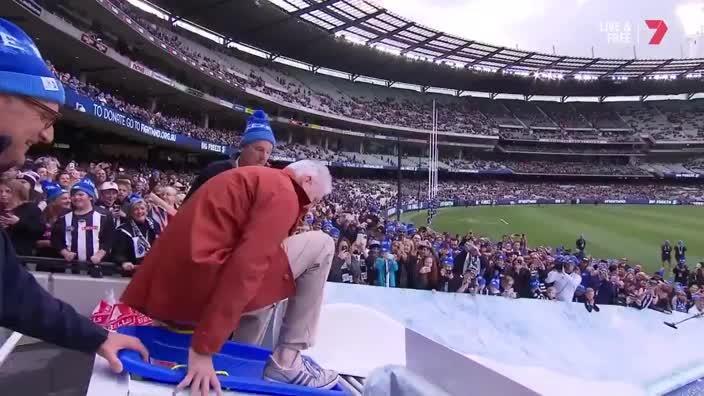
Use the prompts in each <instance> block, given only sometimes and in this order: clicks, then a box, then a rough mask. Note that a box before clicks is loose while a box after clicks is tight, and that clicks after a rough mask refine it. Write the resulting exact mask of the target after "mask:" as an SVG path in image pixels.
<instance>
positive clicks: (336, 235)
mask: <svg viewBox="0 0 704 396" xmlns="http://www.w3.org/2000/svg"><path fill="white" fill-rule="evenodd" d="M330 236H331V237H332V238H333V239H338V238H340V230H338V229H337V228H335V227H332V228H331V229H330Z"/></svg>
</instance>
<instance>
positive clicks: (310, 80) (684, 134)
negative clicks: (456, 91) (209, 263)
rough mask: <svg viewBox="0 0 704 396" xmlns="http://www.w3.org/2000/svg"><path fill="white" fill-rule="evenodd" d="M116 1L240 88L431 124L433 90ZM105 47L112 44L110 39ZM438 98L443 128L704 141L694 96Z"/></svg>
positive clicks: (339, 110)
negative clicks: (249, 50)
mask: <svg viewBox="0 0 704 396" xmlns="http://www.w3.org/2000/svg"><path fill="white" fill-rule="evenodd" d="M112 3H113V4H114V5H115V6H116V7H119V8H120V9H121V10H122V11H124V12H125V13H126V14H127V15H129V16H130V18H131V19H132V21H134V22H136V24H139V25H140V26H142V27H143V28H144V29H146V31H148V32H149V33H150V34H151V35H153V36H154V37H156V38H157V39H158V40H161V41H162V42H164V43H165V44H166V45H167V46H168V47H169V48H171V49H173V50H174V51H176V52H178V53H179V55H182V56H184V57H185V58H187V59H188V62H193V63H194V64H196V65H198V68H202V70H203V71H204V73H205V74H212V75H217V76H221V77H223V78H224V79H225V81H227V82H229V83H230V84H232V85H233V86H234V87H236V88H238V89H250V90H252V91H256V92H260V93H263V94H265V95H267V96H270V97H274V98H276V99H279V100H284V101H286V102H289V103H294V104H297V105H300V106H304V107H307V108H311V109H315V110H318V111H323V112H327V113H331V114H335V115H340V116H346V117H351V118H354V119H359V120H363V121H370V122H376V123H382V124H384V125H394V126H400V127H407V128H415V129H425V130H429V129H432V116H431V114H432V100H431V99H432V98H431V97H430V96H428V95H426V96H423V95H422V94H418V93H413V92H410V91H408V92H406V91H404V90H392V89H390V88H382V87H376V86H371V85H369V84H353V83H350V82H348V81H343V80H340V79H335V78H328V77H326V76H320V75H316V76H308V75H306V73H305V72H300V71H298V70H294V69H288V68H285V67H283V66H278V65H276V64H272V63H265V62H262V61H261V60H259V59H256V58H254V57H251V56H249V55H247V54H244V53H242V52H240V51H238V50H237V49H235V48H232V47H229V46H222V45H216V44H214V43H212V42H209V41H208V40H205V39H204V38H203V37H200V36H198V35H196V34H193V33H191V32H189V31H187V30H184V29H176V28H175V27H174V26H170V25H168V23H167V22H166V21H163V20H161V19H159V18H155V17H154V16H153V15H150V14H147V13H144V12H142V11H141V10H138V9H137V8H135V7H133V6H132V5H131V4H130V3H129V2H127V1H125V0H112ZM96 42H97V40H96ZM100 45H103V46H104V45H106V43H105V41H101V42H100ZM188 62H187V63H188ZM365 85H367V86H366V87H365ZM436 99H437V100H438V120H437V126H438V130H439V131H443V132H454V133H470V134H479V135H502V136H504V137H505V138H512V139H529V140H534V139H540V138H549V139H560V140H565V139H571V140H592V139H598V140H607V141H610V142H629V141H636V142H637V141H639V140H640V138H639V135H640V134H643V133H646V134H651V135H652V136H653V137H654V138H656V139H658V140H673V139H684V140H701V139H704V121H702V113H703V110H702V105H701V103H702V101H692V103H688V104H686V106H687V111H682V110H681V109H676V110H673V109H671V108H670V107H671V106H670V105H669V104H667V103H665V102H654V103H647V104H642V103H631V102H628V103H625V104H622V103H553V102H524V101H518V100H503V101H498V100H488V99H481V98H471V97H463V98H451V97H447V96H443V95H441V96H438V97H437V98H436ZM143 116H145V117H147V118H149V117H150V116H147V115H143ZM155 122H162V121H161V120H155ZM170 122H175V121H173V120H171V121H170ZM176 124H177V126H178V125H179V124H181V123H180V122H176ZM180 126H181V127H183V125H180ZM506 126H510V127H511V128H512V129H506V128H505V127H506ZM502 127H503V128H502ZM516 128H518V129H516ZM541 128H549V129H541ZM575 128H576V130H575ZM182 129H183V128H182ZM551 129H552V130H551ZM176 130H178V129H176ZM193 133H200V134H203V133H206V134H207V135H208V136H210V140H212V139H215V138H216V137H223V138H224V139H223V140H224V141H228V140H229V135H228V134H227V133H225V135H224V136H221V135H220V134H219V132H216V133H213V132H210V131H207V132H206V131H200V132H193Z"/></svg>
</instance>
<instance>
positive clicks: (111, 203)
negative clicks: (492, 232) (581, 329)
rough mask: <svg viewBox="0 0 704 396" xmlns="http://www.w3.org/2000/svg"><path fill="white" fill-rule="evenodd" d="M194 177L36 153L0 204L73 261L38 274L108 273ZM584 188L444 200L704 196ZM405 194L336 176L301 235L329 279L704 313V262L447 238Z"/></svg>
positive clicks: (172, 209) (448, 186) (506, 185)
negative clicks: (402, 212) (634, 259)
mask: <svg viewBox="0 0 704 396" xmlns="http://www.w3.org/2000/svg"><path fill="white" fill-rule="evenodd" d="M193 178H194V175H193V174H190V173H179V172H175V171H172V170H166V171H163V170H157V169H153V168H150V167H148V166H146V165H145V164H141V165H140V166H134V167H131V168H130V167H126V165H125V164H123V163H116V162H109V161H104V162H98V161H94V162H90V163H76V162H73V161H71V162H66V165H65V166H61V163H60V162H59V160H57V159H56V158H53V157H42V158H37V159H36V160H34V161H31V160H29V161H27V162H26V164H25V166H24V167H22V168H21V169H15V170H12V171H10V172H7V173H5V174H3V177H2V180H1V181H0V206H2V210H3V213H4V214H3V215H2V216H1V217H0V224H1V225H2V227H4V228H5V230H6V231H7V232H8V233H9V235H10V237H11V239H12V241H13V243H14V245H15V247H16V249H17V251H18V252H19V253H20V254H22V255H28V256H29V255H38V256H46V257H53V258H57V259H59V260H63V261H64V262H65V263H66V266H65V268H64V267H59V268H58V269H57V267H56V266H46V265H43V264H40V265H39V266H38V267H37V269H38V270H47V271H59V272H64V271H67V270H71V271H73V272H79V271H78V269H77V268H78V267H76V266H73V265H72V264H76V263H80V262H84V263H87V264H88V267H89V271H88V272H89V274H90V275H92V276H101V271H100V270H99V268H101V267H100V265H98V264H99V263H101V262H106V261H109V262H114V263H115V264H116V265H117V266H119V267H120V268H121V271H120V272H121V273H122V274H123V275H124V276H129V275H130V274H131V273H132V272H133V271H135V270H136V269H138V267H139V262H140V261H141V258H142V257H144V256H145V255H146V254H147V253H148V251H149V248H150V246H151V244H152V243H153V242H154V240H155V239H156V238H157V236H158V234H159V232H160V230H161V229H163V228H164V227H166V226H168V221H169V219H170V218H171V217H172V216H173V215H175V214H176V213H177V211H178V208H179V206H180V205H181V203H182V201H183V199H184V197H185V194H186V192H187V190H188V189H189V187H190V185H191V183H192V181H193ZM422 187H423V182H420V181H406V182H404V191H403V197H404V199H403V203H404V204H413V203H420V202H423V201H424V198H423V197H422V194H420V193H419V191H421V189H422ZM575 187H577V186H573V185H559V184H556V183H521V182H503V181H489V182H487V181H483V182H481V183H479V182H465V181H444V182H441V183H440V186H439V189H438V190H439V196H438V199H439V200H460V201H461V200H484V199H499V198H523V199H531V198H554V199H564V200H571V199H574V198H577V197H580V198H584V199H588V198H597V197H598V198H603V197H605V196H608V197H610V198H613V199H625V198H651V199H672V198H698V199H701V198H704V191H703V190H702V189H701V188H682V187H679V186H668V185H663V184H638V185H612V184H580V185H579V186H578V189H576V188H575ZM396 196H397V191H396V189H395V183H393V182H392V181H390V180H383V179H355V178H338V179H336V180H335V185H334V190H333V193H332V194H331V195H330V196H329V197H328V198H327V199H326V201H325V202H324V203H322V204H320V205H318V206H317V207H315V208H313V209H312V210H311V211H310V213H309V214H308V215H307V216H306V217H305V219H304V222H303V223H302V224H301V226H300V228H299V231H300V232H305V231H307V230H315V229H322V230H323V231H325V232H327V233H328V234H329V235H331V236H332V237H333V238H334V239H335V241H336V246H337V253H336V255H335V258H334V261H333V266H332V270H331V273H330V276H329V280H330V281H336V282H345V283H359V284H369V285H376V286H384V287H403V288H414V289H423V290H437V291H444V292H456V293H476V294H484V295H496V296H504V297H509V298H538V299H546V300H560V301H573V300H575V301H579V302H584V303H585V306H587V307H589V308H588V309H590V310H598V306H599V305H604V304H621V305H628V306H633V307H637V308H640V309H642V308H647V307H650V308H654V309H660V310H663V311H668V310H669V311H671V310H679V311H687V310H689V309H690V308H691V307H692V306H693V305H694V304H698V305H697V308H696V309H698V310H704V300H701V299H700V293H699V290H700V288H702V287H704V269H702V268H701V264H696V266H695V267H692V268H690V267H689V266H688V263H687V262H686V261H684V262H682V263H680V264H678V265H677V266H675V267H674V269H673V273H672V274H667V273H663V272H659V273H657V274H646V273H645V272H643V271H642V270H641V267H640V265H638V263H631V262H629V261H628V260H627V259H612V258H592V257H590V256H587V252H588V249H585V246H584V245H585V244H586V243H585V244H582V245H581V246H580V243H579V242H578V243H577V244H576V247H575V248H573V249H569V248H568V249H565V248H562V247H557V248H556V247H549V246H531V245H530V244H529V243H528V239H529V236H530V235H525V234H521V235H518V234H515V235H505V236H504V237H503V238H502V239H501V240H498V241H493V240H491V239H489V238H487V237H485V236H482V235H481V234H474V233H471V232H470V233H468V234H466V235H450V234H448V233H444V232H439V231H434V230H432V229H431V228H430V227H420V228H416V227H415V226H414V225H411V224H402V223H397V222H394V221H391V220H388V219H386V216H384V215H383V214H384V213H386V212H387V210H388V209H389V208H392V207H394V206H395V204H396ZM66 213H70V214H69V215H67V214H66ZM95 213H99V214H100V215H96V214H95ZM67 217H71V219H70V220H67ZM79 221H85V222H86V224H87V225H88V226H92V225H93V224H95V223H94V222H96V221H100V224H101V229H102V230H103V231H101V232H100V233H99V234H96V235H92V238H97V239H94V240H92V241H91V242H90V243H83V244H81V243H78V242H67V241H73V240H75V241H77V239H76V238H80V237H79V236H78V234H77V232H76V231H75V230H74V231H72V228H71V225H73V226H75V225H76V224H77V222H79ZM67 227H68V228H67ZM72 232H73V234H72ZM133 238H136V239H133ZM134 240H137V241H139V243H136V244H135V243H133V241H134ZM79 245H80V246H82V247H79ZM580 247H581V249H580ZM81 249H84V251H82V250H81ZM668 278H674V280H668ZM699 301H701V302H699Z"/></svg>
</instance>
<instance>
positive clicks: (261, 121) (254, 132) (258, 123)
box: [240, 110, 276, 147]
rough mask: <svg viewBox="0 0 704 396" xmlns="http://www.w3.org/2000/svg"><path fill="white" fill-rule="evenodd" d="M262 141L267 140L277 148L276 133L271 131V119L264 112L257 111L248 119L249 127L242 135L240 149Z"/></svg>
mask: <svg viewBox="0 0 704 396" xmlns="http://www.w3.org/2000/svg"><path fill="white" fill-rule="evenodd" d="M260 140H265V141H267V142H269V143H271V145H272V146H276V138H274V132H272V130H271V125H269V117H267V115H266V113H265V112H264V110H257V111H255V112H254V113H253V114H252V115H251V116H250V117H249V118H247V127H246V128H245V129H244V133H243V134H242V140H241V141H240V147H243V146H246V145H248V144H250V143H254V142H258V141H260Z"/></svg>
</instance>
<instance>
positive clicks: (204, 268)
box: [122, 166, 310, 354]
mask: <svg viewBox="0 0 704 396" xmlns="http://www.w3.org/2000/svg"><path fill="white" fill-rule="evenodd" d="M309 203H310V200H309V199H308V197H307V195H306V193H305V191H303V189H302V188H301V187H300V186H299V185H298V184H297V183H296V182H295V181H294V180H293V179H292V176H291V174H290V173H289V172H288V171H286V170H278V169H271V168H267V167H262V166H247V167H242V168H237V169H233V170H229V171H226V172H223V173H221V174H219V175H217V176H215V177H213V178H212V179H211V180H209V181H208V182H207V183H206V184H204V185H203V187H201V188H200V189H199V190H198V191H197V192H196V193H195V194H194V195H193V197H191V199H190V200H188V201H187V202H186V203H185V204H184V206H182V207H181V208H180V210H179V212H178V213H177V214H176V216H175V217H174V218H173V219H172V220H171V221H170V222H169V226H168V227H166V229H165V230H164V232H163V233H162V234H161V235H160V237H159V239H158V240H157V241H156V243H155V244H154V245H153V246H152V248H151V250H150V251H149V254H148V255H147V256H146V257H145V258H144V260H143V261H142V264H141V265H140V268H139V270H138V271H137V273H136V274H135V276H134V278H133V279H132V281H131V282H130V284H129V285H128V286H127V289H126V290H125V293H124V294H123V295H122V301H123V302H125V303H126V304H128V305H130V306H131V307H133V308H135V309H137V310H139V311H141V312H143V313H145V314H146V315H148V316H150V317H152V318H153V319H156V320H160V321H163V322H167V323H181V324H188V323H190V324H193V325H194V326H195V332H194V334H193V340H192V345H191V346H192V348H193V349H194V350H195V351H196V352H199V353H203V354H213V353H217V352H219V351H220V348H221V347H222V345H223V343H224V342H225V341H226V340H227V338H228V336H229V335H230V334H231V333H232V332H233V331H234V330H235V329H236V328H237V326H238V324H239V320H240V316H241V315H242V313H244V312H248V311H251V310H255V309H258V308H262V307H265V306H267V305H270V304H273V303H275V302H277V301H280V300H283V299H285V298H287V297H289V296H291V295H292V294H293V292H294V291H295V284H294V281H293V275H292V273H291V269H290V267H289V263H288V258H287V256H286V253H285V252H284V250H283V248H282V242H283V240H284V239H285V238H286V237H288V236H289V235H290V234H291V233H292V232H293V231H294V229H295V227H296V225H297V223H298V221H299V219H300V218H301V216H302V215H303V214H304V211H305V209H304V206H306V205H308V204H309Z"/></svg>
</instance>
